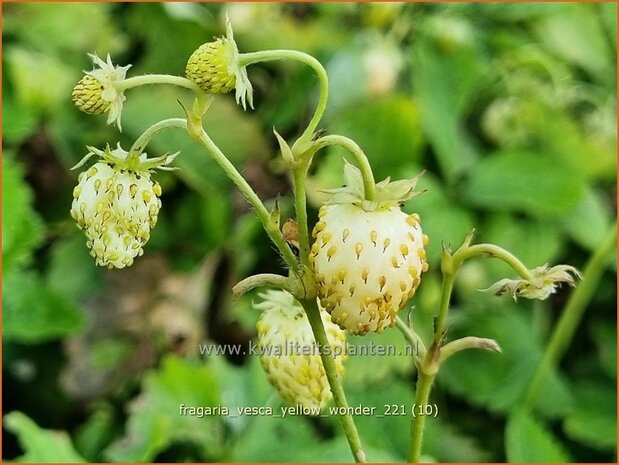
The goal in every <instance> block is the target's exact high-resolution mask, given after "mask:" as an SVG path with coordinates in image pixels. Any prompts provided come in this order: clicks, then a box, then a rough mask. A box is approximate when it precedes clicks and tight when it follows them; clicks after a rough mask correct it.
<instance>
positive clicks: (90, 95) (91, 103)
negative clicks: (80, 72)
mask: <svg viewBox="0 0 619 465" xmlns="http://www.w3.org/2000/svg"><path fill="white" fill-rule="evenodd" d="M71 98H72V100H73V103H74V104H75V106H76V107H77V108H78V109H79V110H80V111H83V112H84V113H89V114H91V115H100V114H102V113H105V112H106V111H108V110H109V109H110V102H108V101H106V100H103V86H102V85H101V83H100V82H99V81H97V79H96V78H94V77H93V76H90V75H88V74H87V75H86V76H84V77H83V78H82V79H80V80H79V82H78V83H77V84H76V85H75V87H74V88H73V92H72V93H71Z"/></svg>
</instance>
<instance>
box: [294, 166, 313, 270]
mask: <svg viewBox="0 0 619 465" xmlns="http://www.w3.org/2000/svg"><path fill="white" fill-rule="evenodd" d="M306 176H307V166H299V167H298V168H295V169H294V170H293V179H294V186H293V188H294V208H295V211H296V213H297V224H298V225H299V252H300V255H301V257H300V258H301V263H302V264H303V265H306V266H309V260H308V259H309V251H310V244H309V242H310V240H309V229H308V226H307V199H306V196H305V178H306Z"/></svg>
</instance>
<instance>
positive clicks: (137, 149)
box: [129, 118, 187, 156]
mask: <svg viewBox="0 0 619 465" xmlns="http://www.w3.org/2000/svg"><path fill="white" fill-rule="evenodd" d="M168 128H182V129H185V130H186V129H187V120H186V119H184V118H169V119H164V120H163V121H159V122H157V123H155V124H153V125H152V126H151V127H149V128H148V129H147V130H146V131H144V132H143V133H142V134H141V135H140V137H138V138H137V139H136V141H135V142H134V143H133V145H132V146H131V148H130V149H129V153H135V154H136V155H137V156H139V155H140V154H141V153H142V152H143V151H144V149H145V148H146V146H147V145H148V143H149V142H150V140H151V139H152V138H153V137H154V136H155V135H156V134H158V133H160V132H161V131H165V130H166V129H168Z"/></svg>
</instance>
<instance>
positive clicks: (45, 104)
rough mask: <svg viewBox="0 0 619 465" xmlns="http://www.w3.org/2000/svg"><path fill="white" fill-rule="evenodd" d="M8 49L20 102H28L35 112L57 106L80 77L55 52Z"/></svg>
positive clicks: (9, 72) (14, 86)
mask: <svg viewBox="0 0 619 465" xmlns="http://www.w3.org/2000/svg"><path fill="white" fill-rule="evenodd" d="M5 53H6V55H5V58H4V59H6V64H7V68H8V74H9V77H10V79H11V85H12V87H13V89H15V96H16V98H15V100H16V104H17V105H19V106H21V105H25V106H27V107H28V108H29V109H30V110H31V111H32V112H38V113H46V114H47V113H52V112H54V111H55V110H57V108H58V107H59V106H62V104H63V103H65V102H66V101H67V99H68V98H69V96H70V95H71V89H72V88H73V85H74V84H75V82H76V81H77V80H78V79H79V74H78V72H74V71H72V70H71V69H70V68H69V67H68V66H67V65H66V64H65V63H64V62H62V61H60V60H59V59H57V58H56V57H54V56H51V55H46V54H44V53H42V52H35V51H32V50H30V49H27V48H24V47H18V46H12V47H10V48H8V49H7V50H6V52H5Z"/></svg>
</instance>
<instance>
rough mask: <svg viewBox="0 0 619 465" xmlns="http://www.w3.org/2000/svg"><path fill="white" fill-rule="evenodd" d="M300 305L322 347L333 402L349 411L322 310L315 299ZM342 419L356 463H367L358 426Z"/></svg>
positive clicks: (349, 418) (346, 417)
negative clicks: (328, 348)
mask: <svg viewBox="0 0 619 465" xmlns="http://www.w3.org/2000/svg"><path fill="white" fill-rule="evenodd" d="M300 303H301V305H303V308H304V309H305V313H306V314H307V318H308V320H309V322H310V325H311V327H312V332H313V333H314V339H315V340H316V343H317V344H318V346H319V347H320V358H321V360H322V365H323V367H324V369H325V373H326V375H327V380H328V381H329V387H330V388H331V392H332V394H333V400H334V401H335V404H336V405H337V406H338V407H340V408H343V409H345V410H348V402H347V401H346V395H345V394H344V388H343V386H342V380H341V379H340V376H339V375H338V373H337V369H336V367H335V361H334V360H333V356H332V352H328V351H326V350H325V348H326V347H328V346H329V339H328V338H327V333H326V332H325V327H324V325H323V323H322V318H321V317H320V309H319V308H318V304H317V303H316V300H315V299H303V300H301V301H300ZM340 419H341V421H342V426H343V428H344V433H345V434H346V439H347V440H348V445H349V446H350V450H351V451H352V454H353V457H354V458H355V462H366V456H365V452H364V450H363V447H362V445H361V439H360V438H359V433H358V431H357V426H356V425H355V421H354V420H353V418H352V415H350V414H348V413H346V415H342V416H341V417H340Z"/></svg>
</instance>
